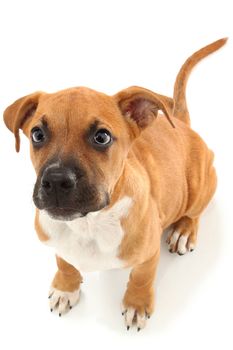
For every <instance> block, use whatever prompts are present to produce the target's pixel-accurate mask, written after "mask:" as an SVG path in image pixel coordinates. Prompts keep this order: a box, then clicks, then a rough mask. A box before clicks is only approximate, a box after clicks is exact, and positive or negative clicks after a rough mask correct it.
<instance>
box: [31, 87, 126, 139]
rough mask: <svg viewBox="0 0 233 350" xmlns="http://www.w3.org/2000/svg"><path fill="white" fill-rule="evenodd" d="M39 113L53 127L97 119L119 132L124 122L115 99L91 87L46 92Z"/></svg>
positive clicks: (77, 125) (84, 124)
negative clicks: (52, 92)
mask: <svg viewBox="0 0 233 350" xmlns="http://www.w3.org/2000/svg"><path fill="white" fill-rule="evenodd" d="M36 114H37V115H36V119H39V118H40V117H43V119H44V120H46V121H47V123H48V126H49V127H50V128H52V129H56V128H57V129H58V128H59V129H62V128H69V129H72V128H74V127H75V128H76V129H77V128H78V129H86V128H88V127H89V126H90V125H91V124H92V123H93V122H96V121H98V122H99V124H100V125H101V123H102V124H104V126H105V127H108V128H109V129H110V130H112V129H114V130H115V132H116V133H117V132H118V131H119V132H120V129H121V127H122V126H123V124H124V120H123V117H122V116H121V114H120V112H119V109H118V107H117V105H116V103H115V102H114V100H113V99H112V98H111V97H110V96H107V95H105V94H103V93H100V92H96V91H94V90H91V89H88V88H73V89H68V90H63V91H60V92H58V93H55V94H49V95H46V96H45V97H44V98H43V99H42V100H41V101H40V103H39V106H38V109H37V113H36ZM102 126H103V125H102Z"/></svg>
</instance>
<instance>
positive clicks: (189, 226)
mask: <svg viewBox="0 0 233 350" xmlns="http://www.w3.org/2000/svg"><path fill="white" fill-rule="evenodd" d="M198 223H199V217H197V218H189V217H188V216H184V217H182V218H181V219H180V220H178V221H177V222H176V223H175V224H173V227H172V231H171V233H170V235H169V236H168V238H167V243H168V249H169V252H170V253H178V254H179V255H184V254H185V253H187V252H192V251H193V250H194V248H195V245H196V240H197V231H198Z"/></svg>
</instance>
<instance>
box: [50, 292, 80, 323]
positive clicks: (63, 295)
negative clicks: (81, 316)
mask: <svg viewBox="0 0 233 350" xmlns="http://www.w3.org/2000/svg"><path fill="white" fill-rule="evenodd" d="M79 298H80V289H77V290H75V291H74V292H63V291H61V290H59V289H56V288H54V287H51V288H50V291H49V306H50V310H51V312H52V311H53V310H54V309H57V311H58V314H59V316H61V315H62V314H64V313H66V312H68V311H69V310H71V309H72V308H73V307H74V306H75V305H76V304H77V302H78V301H79Z"/></svg>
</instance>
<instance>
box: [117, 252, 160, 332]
mask: <svg viewBox="0 0 233 350" xmlns="http://www.w3.org/2000/svg"><path fill="white" fill-rule="evenodd" d="M158 260H159V252H157V253H156V254H155V255H154V256H153V257H152V258H151V259H149V260H147V261H146V262H144V263H143V264H140V265H138V266H136V267H134V268H133V270H132V271H131V273H130V278H129V282H128V285H127V290H126V292H125V295H124V299H123V312H122V315H124V317H125V322H126V327H127V330H129V328H130V326H132V325H133V324H135V325H136V326H137V330H138V331H140V329H142V328H144V327H145V325H146V319H147V318H150V315H151V314H152V312H153V310H154V288H153V282H154V278H155V273H156V268H157V264H158Z"/></svg>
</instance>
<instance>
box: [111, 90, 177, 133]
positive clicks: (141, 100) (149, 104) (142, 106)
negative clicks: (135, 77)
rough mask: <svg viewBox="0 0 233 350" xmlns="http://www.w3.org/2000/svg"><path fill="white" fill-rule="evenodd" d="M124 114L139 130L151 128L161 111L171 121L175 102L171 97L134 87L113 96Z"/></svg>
mask: <svg viewBox="0 0 233 350" xmlns="http://www.w3.org/2000/svg"><path fill="white" fill-rule="evenodd" d="M113 98H114V99H115V101H116V103H117V105H118V107H119V108H120V110H121V112H122V114H123V115H124V116H125V117H126V118H127V119H130V120H132V121H134V122H135V123H136V124H137V127H138V129H139V130H142V129H144V128H146V127H147V126H149V125H150V124H151V123H152V122H153V120H154V119H155V118H156V117H157V114H158V111H159V110H161V111H162V112H163V114H164V115H165V117H166V118H167V120H168V122H169V123H170V124H171V125H172V127H173V128H175V125H174V123H173V122H172V120H171V116H170V114H171V111H172V105H173V101H172V99H170V98H169V97H166V96H162V95H159V94H156V93H154V92H152V91H150V90H147V89H144V88H141V87H137V86H132V87H130V88H128V89H125V90H122V91H120V92H118V93H117V94H116V95H114V96H113Z"/></svg>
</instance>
